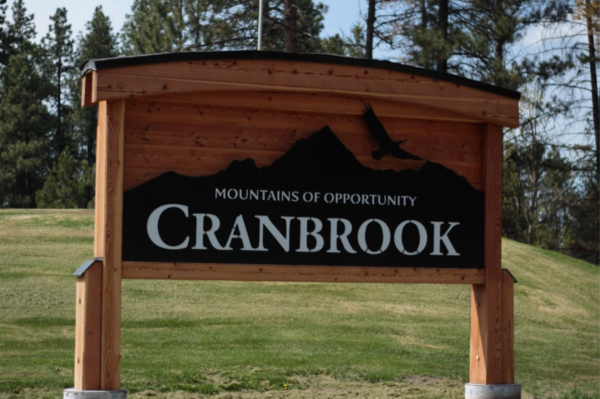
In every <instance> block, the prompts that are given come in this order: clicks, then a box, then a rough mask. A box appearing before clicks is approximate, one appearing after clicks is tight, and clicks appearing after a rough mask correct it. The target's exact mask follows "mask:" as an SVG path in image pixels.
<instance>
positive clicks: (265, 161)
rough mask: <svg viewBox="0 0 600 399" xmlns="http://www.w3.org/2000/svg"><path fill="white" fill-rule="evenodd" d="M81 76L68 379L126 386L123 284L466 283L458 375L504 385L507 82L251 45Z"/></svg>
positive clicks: (122, 61) (508, 352) (94, 66)
mask: <svg viewBox="0 0 600 399" xmlns="http://www.w3.org/2000/svg"><path fill="white" fill-rule="evenodd" d="M82 87H83V93H82V101H83V105H84V106H97V107H98V147H97V164H96V218H95V219H96V225H95V240H94V256H95V257H96V260H94V261H91V262H89V263H87V264H86V265H85V266H83V267H82V268H81V269H80V270H79V272H78V285H77V296H78V300H77V342H76V354H75V387H76V388H77V389H80V390H95V389H102V390H118V389H119V388H120V364H121V349H120V348H121V335H120V314H121V313H120V312H121V280H122V279H123V278H130V279H165V280H169V279H187V280H244V281H310V282H330V283H334V282H335V283H337V282H360V283H426V284H432V283H435V284H470V285H471V294H472V295H471V299H472V306H471V356H470V359H471V363H470V368H471V373H470V381H471V382H473V383H478V384H508V383H512V382H514V359H513V344H512V331H513V330H512V314H513V310H512V295H513V294H512V284H513V280H512V277H511V276H510V274H508V272H507V271H504V270H502V269H501V232H502V218H501V208H502V201H501V195H502V174H501V171H502V128H503V126H504V127H517V126H518V100H519V93H516V92H513V91H510V90H506V89H502V88H498V87H494V86H489V85H486V84H483V83H480V82H476V81H472V80H469V79H465V78H461V77H457V76H452V75H448V74H443V73H437V72H432V71H426V70H423V69H420V68H413V67H408V66H405V65H401V64H396V63H391V62H385V61H369V60H359V59H350V58H343V57H335V56H326V55H314V54H311V55H303V54H288V53H269V52H254V51H250V52H216V53H211V52H202V53H174V54H160V55H150V56H138V57H122V58H112V59H104V60H92V61H90V62H88V63H87V64H86V65H85V66H84V67H83V80H82ZM465 317H466V315H465Z"/></svg>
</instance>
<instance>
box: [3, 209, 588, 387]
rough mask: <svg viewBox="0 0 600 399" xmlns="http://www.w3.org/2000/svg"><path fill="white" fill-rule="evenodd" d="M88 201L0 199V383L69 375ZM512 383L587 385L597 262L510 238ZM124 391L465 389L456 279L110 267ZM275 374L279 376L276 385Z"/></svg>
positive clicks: (88, 227) (461, 291) (465, 312)
mask: <svg viewBox="0 0 600 399" xmlns="http://www.w3.org/2000/svg"><path fill="white" fill-rule="evenodd" d="M92 237H93V212H92V211H87V210H71V211H42V210H27V211H21V210H0V397H13V396H18V397H21V396H22V397H32V398H37V397H58V396H60V395H61V394H62V389H63V388H66V387H71V386H72V383H73V382H72V381H73V354H74V335H75V334H74V332H75V330H74V324H75V321H74V319H75V278H74V277H72V276H71V273H72V272H73V271H74V270H75V269H76V268H77V266H79V264H81V263H82V261H84V260H86V259H90V258H91V257H92V245H93V238H92ZM503 266H504V267H505V268H508V269H510V270H511V272H512V273H513V274H514V275H515V276H516V278H517V279H518V280H519V283H518V284H517V285H516V286H515V295H516V303H515V308H516V310H515V313H516V314H515V324H516V327H515V344H516V379H517V382H518V383H520V384H522V386H523V390H524V392H525V393H526V395H525V397H532V396H533V397H536V398H543V397H565V398H589V397H593V398H600V270H599V269H598V268H597V267H595V266H593V265H590V264H588V263H585V262H582V261H578V260H575V259H572V258H569V257H567V256H563V255H559V254H556V253H553V252H548V251H543V250H540V249H537V248H532V247H529V246H526V245H522V244H519V243H516V242H513V241H509V240H504V242H503ZM122 340H123V359H122V384H123V387H124V388H125V389H127V390H128V391H129V392H130V397H132V398H136V397H150V396H152V397H169V398H187V397H198V396H201V395H218V396H219V397H231V398H237V397H248V398H249V397H272V398H279V397H291V398H295V397H345V396H348V397H349V396H353V397H415V398H418V397H432V398H433V397H439V398H460V397H464V388H463V384H464V382H465V381H466V380H467V377H468V368H469V287H468V286H442V285H391V284H362V285H361V284H307V283H302V284H296V283H241V282H199V281H141V280H140V281H132V280H126V281H124V282H123V311H122ZM286 388H287V389H286Z"/></svg>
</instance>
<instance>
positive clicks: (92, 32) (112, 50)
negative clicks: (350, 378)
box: [47, 6, 119, 204]
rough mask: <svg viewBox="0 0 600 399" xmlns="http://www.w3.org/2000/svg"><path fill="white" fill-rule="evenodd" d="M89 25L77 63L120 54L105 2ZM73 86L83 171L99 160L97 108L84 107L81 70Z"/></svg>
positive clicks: (89, 194) (89, 195)
mask: <svg viewBox="0 0 600 399" xmlns="http://www.w3.org/2000/svg"><path fill="white" fill-rule="evenodd" d="M85 29H86V30H85V33H84V34H83V35H80V36H79V38H78V45H77V52H76V54H75V59H76V60H77V62H76V65H83V63H84V62H86V61H89V60H92V59H97V58H109V57H116V56H117V55H118V53H119V52H118V35H116V34H114V33H113V29H112V25H111V22H110V19H109V18H108V16H107V15H105V14H104V12H103V10H102V6H97V7H96V8H95V9H94V15H93V16H92V19H91V20H90V21H88V22H87V23H86V25H85ZM69 89H70V97H71V101H72V103H71V107H72V108H73V113H72V118H71V125H72V128H73V133H74V135H73V138H74V141H75V143H76V145H75V148H74V150H75V151H74V152H75V153H77V157H76V159H77V160H78V162H79V165H80V169H81V170H80V171H79V173H80V174H83V173H84V172H85V170H86V168H91V169H92V170H93V169H94V165H95V163H96V125H97V121H98V117H97V110H96V109H95V108H83V107H81V75H80V74H79V72H78V71H74V73H73V74H72V76H71V79H70V80H69ZM91 183H93V182H90V184H89V185H87V186H86V187H85V201H84V202H85V203H86V204H87V203H90V202H91V201H92V200H93V198H94V187H93V185H92V184H91ZM76 184H79V183H76ZM51 192H52V190H51ZM47 198H49V197H47ZM48 201H49V199H48ZM52 201H54V200H52Z"/></svg>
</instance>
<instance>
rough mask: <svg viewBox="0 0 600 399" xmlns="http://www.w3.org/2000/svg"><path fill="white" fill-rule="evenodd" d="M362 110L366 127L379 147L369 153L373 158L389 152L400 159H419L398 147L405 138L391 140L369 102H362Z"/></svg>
mask: <svg viewBox="0 0 600 399" xmlns="http://www.w3.org/2000/svg"><path fill="white" fill-rule="evenodd" d="M362 111H363V117H364V118H365V122H366V123H367V127H368V128H369V132H371V134H372V135H373V138H374V139H375V140H376V141H377V143H378V144H379V147H380V149H379V150H377V151H373V153H372V154H371V155H372V156H373V159H376V160H380V159H381V158H383V157H384V156H385V155H388V154H389V155H391V156H393V157H395V158H400V159H413V160H415V161H420V160H421V158H419V157H417V156H416V155H413V154H411V153H408V152H406V151H404V150H403V149H401V148H400V147H399V146H400V144H402V143H404V142H405V141H406V140H401V141H392V139H391V138H390V136H389V135H388V133H387V131H386V130H385V127H383V124H382V123H381V122H380V121H379V119H377V115H375V112H374V111H373V107H371V104H369V103H365V104H363V109H362Z"/></svg>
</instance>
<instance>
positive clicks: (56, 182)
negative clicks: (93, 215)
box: [36, 149, 93, 209]
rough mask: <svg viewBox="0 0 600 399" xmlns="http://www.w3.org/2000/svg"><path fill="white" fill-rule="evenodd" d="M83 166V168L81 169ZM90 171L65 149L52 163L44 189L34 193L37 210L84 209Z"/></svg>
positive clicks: (87, 202)
mask: <svg viewBox="0 0 600 399" xmlns="http://www.w3.org/2000/svg"><path fill="white" fill-rule="evenodd" d="M82 166H83V167H82ZM92 181H93V177H92V173H91V169H90V168H88V167H87V164H86V163H85V161H84V163H83V165H82V164H81V163H80V162H78V160H77V159H75V157H74V156H73V154H72V151H69V150H68V149H65V151H63V152H62V153H61V154H60V156H59V157H58V159H57V160H56V161H55V162H54V165H53V167H52V171H51V172H50V174H49V175H48V178H47V179H46V182H45V183H44V188H43V189H41V190H39V191H37V192H36V201H37V205H38V207H39V208H63V209H64V208H85V207H87V206H88V205H89V201H88V200H87V198H86V188H87V187H89V186H90V185H91V184H92Z"/></svg>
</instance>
